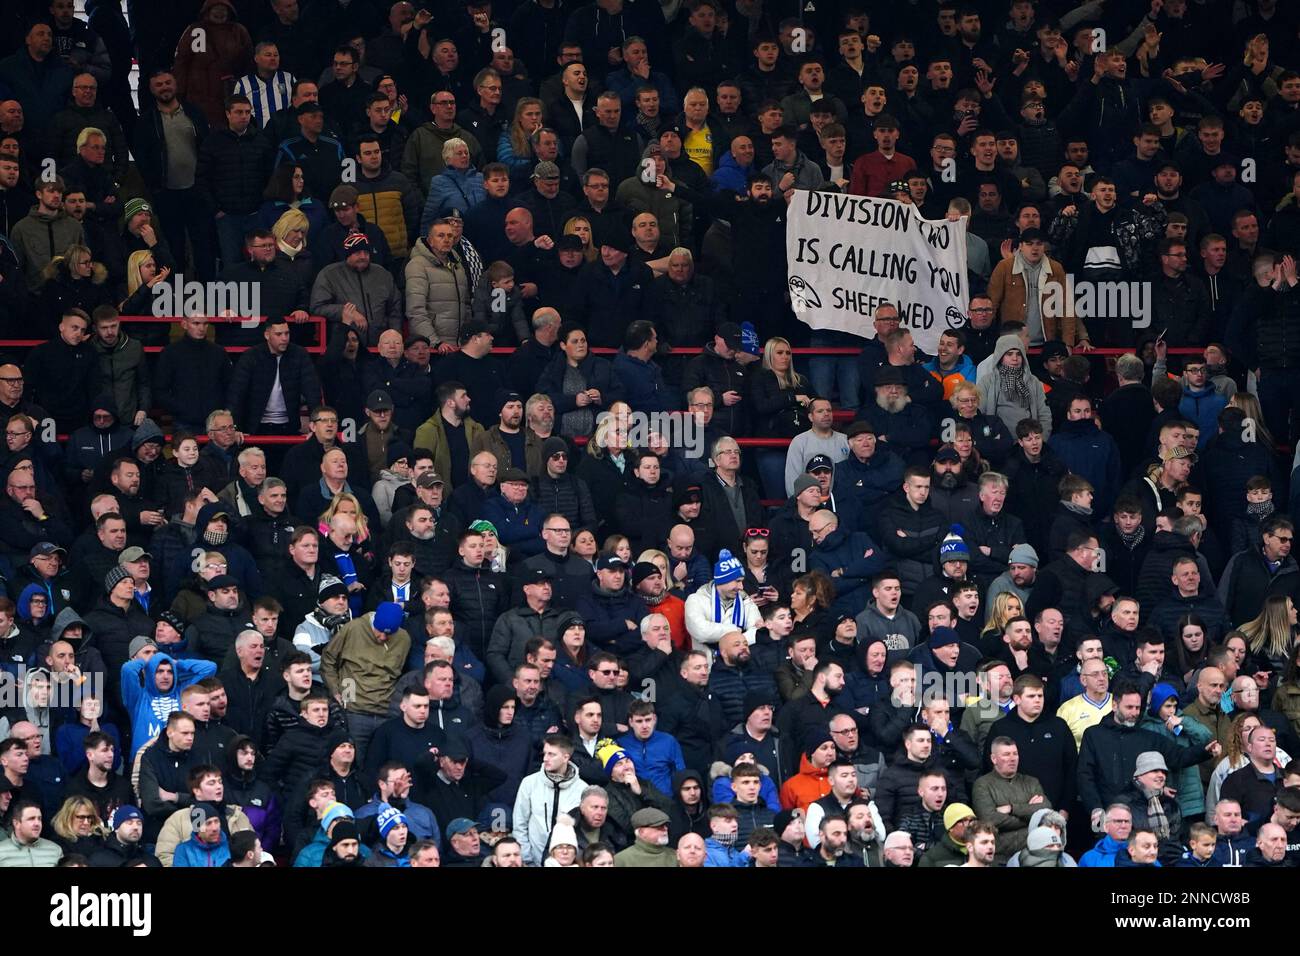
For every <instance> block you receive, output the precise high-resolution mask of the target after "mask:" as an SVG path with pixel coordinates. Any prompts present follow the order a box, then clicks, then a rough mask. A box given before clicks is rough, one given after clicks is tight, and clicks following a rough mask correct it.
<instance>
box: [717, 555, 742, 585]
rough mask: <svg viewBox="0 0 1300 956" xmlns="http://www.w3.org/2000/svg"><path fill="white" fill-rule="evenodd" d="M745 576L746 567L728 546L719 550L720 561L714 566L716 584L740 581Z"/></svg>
mask: <svg viewBox="0 0 1300 956" xmlns="http://www.w3.org/2000/svg"><path fill="white" fill-rule="evenodd" d="M744 576H745V567H744V565H742V564H741V563H740V559H739V558H736V557H734V556H733V555H732V553H731V552H730V551H728V550H727V549H726V548H723V549H722V550H721V551H719V552H718V563H717V564H715V565H714V566H713V583H714V584H728V583H730V582H732V581H739V580H740V579H741V578H743V577H744Z"/></svg>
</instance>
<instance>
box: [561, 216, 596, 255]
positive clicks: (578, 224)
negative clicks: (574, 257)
mask: <svg viewBox="0 0 1300 956" xmlns="http://www.w3.org/2000/svg"><path fill="white" fill-rule="evenodd" d="M564 234H565V235H566V236H577V237H578V238H579V239H581V240H582V258H584V259H586V260H587V261H588V262H595V261H596V259H597V252H596V244H595V243H594V242H592V231H591V222H590V221H589V220H587V219H585V218H583V217H582V216H571V217H569V221H568V222H566V223H565V224H564Z"/></svg>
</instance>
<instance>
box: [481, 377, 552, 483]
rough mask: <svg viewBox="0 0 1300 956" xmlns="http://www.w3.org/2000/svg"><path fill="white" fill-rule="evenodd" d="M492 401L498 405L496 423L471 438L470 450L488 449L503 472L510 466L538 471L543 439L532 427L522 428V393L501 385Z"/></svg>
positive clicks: (540, 463) (534, 472)
mask: <svg viewBox="0 0 1300 956" xmlns="http://www.w3.org/2000/svg"><path fill="white" fill-rule="evenodd" d="M495 405H496V407H497V408H498V409H500V411H499V412H498V414H497V423H496V424H495V425H493V426H492V427H491V428H489V429H488V430H487V431H485V432H484V433H483V434H481V435H479V436H478V437H477V438H475V439H474V444H473V445H472V446H470V454H473V455H476V454H478V453H479V452H481V451H490V452H491V453H492V454H493V455H495V456H496V459H497V470H498V471H500V472H501V473H503V474H504V473H505V472H506V470H507V469H509V468H512V467H513V468H518V469H520V470H522V471H525V472H527V473H528V474H530V475H535V474H537V473H538V472H539V471H541V467H542V440H541V439H540V438H539V437H538V436H537V435H535V434H534V433H533V431H532V429H528V428H524V399H523V396H522V395H520V394H519V393H518V392H511V391H506V390H504V389H502V390H500V391H498V392H497V394H496V402H495Z"/></svg>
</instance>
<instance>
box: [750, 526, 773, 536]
mask: <svg viewBox="0 0 1300 956" xmlns="http://www.w3.org/2000/svg"><path fill="white" fill-rule="evenodd" d="M771 533H772V532H771V530H770V529H768V528H746V529H745V537H746V538H766V537H768V536H769V535H770V534H771Z"/></svg>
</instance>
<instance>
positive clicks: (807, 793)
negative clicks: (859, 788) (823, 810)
mask: <svg viewBox="0 0 1300 956" xmlns="http://www.w3.org/2000/svg"><path fill="white" fill-rule="evenodd" d="M830 792H831V781H830V771H829V770H818V769H817V768H816V767H814V766H813V765H812V764H811V763H809V762H808V755H807V754H801V755H800V756H799V772H798V773H797V774H795V775H794V776H793V777H791V778H790V779H789V780H787V781H786V782H785V783H783V784H781V806H782V808H784V809H786V810H793V809H795V807H798V808H799V809H800V810H802V811H803V812H804V813H805V814H806V813H807V812H808V805H809V804H810V803H816V802H817V801H818V800H820V799H821V798H822V797H824V796H826V794H828V793H830Z"/></svg>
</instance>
